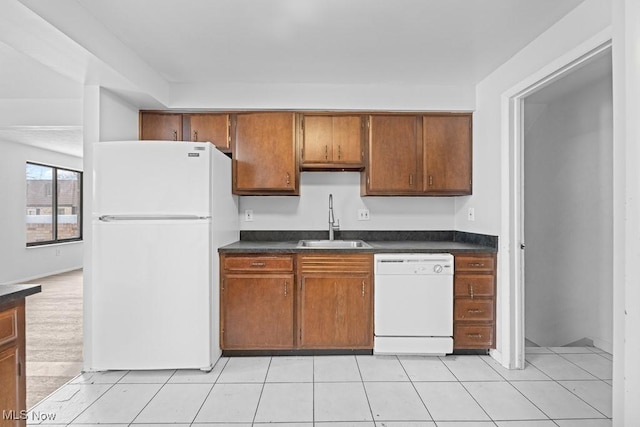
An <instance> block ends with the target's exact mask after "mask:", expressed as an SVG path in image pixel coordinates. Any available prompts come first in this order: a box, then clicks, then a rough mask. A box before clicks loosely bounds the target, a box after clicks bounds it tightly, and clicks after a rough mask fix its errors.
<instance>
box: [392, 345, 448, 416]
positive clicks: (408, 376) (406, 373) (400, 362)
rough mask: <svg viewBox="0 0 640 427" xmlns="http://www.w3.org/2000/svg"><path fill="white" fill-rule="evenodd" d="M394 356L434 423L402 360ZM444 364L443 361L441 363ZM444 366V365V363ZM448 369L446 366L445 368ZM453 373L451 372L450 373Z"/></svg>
mask: <svg viewBox="0 0 640 427" xmlns="http://www.w3.org/2000/svg"><path fill="white" fill-rule="evenodd" d="M396 358H397V359H398V363H399V364H400V367H401V368H402V370H403V371H404V373H405V375H406V376H407V378H408V379H409V382H410V383H411V386H412V387H413V389H414V390H415V392H416V394H417V395H418V399H420V402H422V406H424V409H426V410H427V414H429V418H431V421H432V422H433V423H434V424H435V423H436V422H435V420H434V419H433V415H431V411H430V410H429V408H428V407H427V404H426V403H424V400H423V399H422V396H421V395H420V392H419V391H418V389H417V388H416V385H415V384H414V383H413V380H412V379H411V376H410V375H409V373H408V372H407V369H406V368H405V367H404V365H403V364H402V360H400V358H399V357H398V356H396ZM438 360H439V361H440V363H442V360H440V359H438ZM442 364H443V365H444V363H442ZM445 366H446V365H445ZM447 369H448V368H447ZM452 374H453V373H452Z"/></svg>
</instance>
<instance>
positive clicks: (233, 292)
mask: <svg viewBox="0 0 640 427" xmlns="http://www.w3.org/2000/svg"><path fill="white" fill-rule="evenodd" d="M293 285H294V276H293V274H280V275H272V274H238V275H227V276H226V277H225V278H224V281H223V285H222V305H221V314H222V322H221V328H222V339H221V343H222V349H223V350H235V349H238V350H261V349H265V350H269V349H291V348H293V345H294V341H293V338H294V335H293Z"/></svg>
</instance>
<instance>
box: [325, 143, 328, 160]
mask: <svg viewBox="0 0 640 427" xmlns="http://www.w3.org/2000/svg"><path fill="white" fill-rule="evenodd" d="M324 159H325V160H328V159H329V147H327V146H326V145H325V146H324Z"/></svg>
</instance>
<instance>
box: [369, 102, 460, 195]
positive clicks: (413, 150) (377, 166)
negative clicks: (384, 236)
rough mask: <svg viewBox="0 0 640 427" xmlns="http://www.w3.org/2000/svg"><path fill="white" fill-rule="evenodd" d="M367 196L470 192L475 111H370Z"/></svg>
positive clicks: (458, 193)
mask: <svg viewBox="0 0 640 427" xmlns="http://www.w3.org/2000/svg"><path fill="white" fill-rule="evenodd" d="M368 130H369V133H368V141H367V144H366V152H365V170H364V171H363V173H362V184H361V194H362V195H363V196H460V195H468V194H471V152H472V143H471V114H425V115H371V116H369V118H368Z"/></svg>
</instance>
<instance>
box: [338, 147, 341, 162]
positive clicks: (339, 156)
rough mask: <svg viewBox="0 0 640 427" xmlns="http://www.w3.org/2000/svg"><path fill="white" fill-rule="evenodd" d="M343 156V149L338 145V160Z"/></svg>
mask: <svg viewBox="0 0 640 427" xmlns="http://www.w3.org/2000/svg"><path fill="white" fill-rule="evenodd" d="M341 158H342V149H341V147H340V145H338V160H340V159H341Z"/></svg>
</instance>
